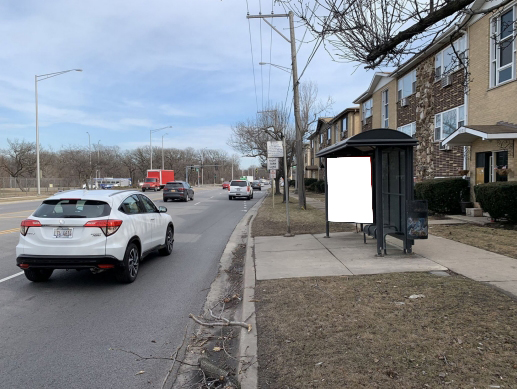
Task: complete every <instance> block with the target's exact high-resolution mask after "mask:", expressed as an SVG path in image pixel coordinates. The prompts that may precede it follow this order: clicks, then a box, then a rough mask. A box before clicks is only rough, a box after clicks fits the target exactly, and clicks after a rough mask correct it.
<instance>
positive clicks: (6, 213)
mask: <svg viewBox="0 0 517 389" xmlns="http://www.w3.org/2000/svg"><path fill="white" fill-rule="evenodd" d="M34 211H35V209H32V210H31V209H29V210H25V211H16V212H5V213H0V215H1V216H6V215H14V214H17V213H27V212H30V214H32V212H34Z"/></svg>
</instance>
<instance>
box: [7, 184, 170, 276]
mask: <svg viewBox="0 0 517 389" xmlns="http://www.w3.org/2000/svg"><path fill="white" fill-rule="evenodd" d="M166 212H167V208H165V207H159V208H158V207H156V205H155V204H154V203H153V202H152V201H151V200H150V199H149V198H148V197H147V196H145V195H143V194H141V193H140V192H138V191H133V190H129V191H128V190H91V191H86V190H74V191H69V192H61V193H58V194H56V195H54V196H52V197H50V198H48V199H47V200H45V201H43V203H42V204H41V205H40V206H39V207H38V209H36V211H34V213H33V214H32V215H31V216H29V218H28V219H26V220H24V221H22V223H21V226H20V241H19V243H18V246H16V256H17V259H16V262H17V265H18V266H19V267H20V268H21V269H23V271H24V272H25V276H26V277H27V278H28V279H29V280H31V281H34V282H40V281H46V280H48V279H49V278H50V276H51V275H52V272H53V271H54V269H88V268H89V269H92V270H99V269H114V270H115V274H116V275H117V278H118V279H119V281H121V282H125V283H130V282H133V281H134V280H135V279H136V276H137V275H138V268H139V265H140V259H141V258H143V257H144V256H145V255H147V254H148V253H150V252H151V251H153V250H157V249H158V250H159V252H160V254H162V255H170V254H171V252H172V248H173V244H174V224H173V222H172V218H171V216H170V215H168V214H167V213H166Z"/></svg>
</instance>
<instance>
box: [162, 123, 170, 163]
mask: <svg viewBox="0 0 517 389" xmlns="http://www.w3.org/2000/svg"><path fill="white" fill-rule="evenodd" d="M165 135H169V133H167V132H166V133H165V134H163V135H162V170H165V160H164V158H163V137H164V136H165Z"/></svg>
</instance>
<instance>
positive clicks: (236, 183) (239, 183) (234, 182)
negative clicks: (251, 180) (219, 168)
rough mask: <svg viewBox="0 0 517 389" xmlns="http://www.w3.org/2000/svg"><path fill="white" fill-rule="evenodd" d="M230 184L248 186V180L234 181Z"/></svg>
mask: <svg viewBox="0 0 517 389" xmlns="http://www.w3.org/2000/svg"><path fill="white" fill-rule="evenodd" d="M230 186H246V181H232V183H231V184H230Z"/></svg>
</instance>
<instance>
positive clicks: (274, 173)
mask: <svg viewBox="0 0 517 389" xmlns="http://www.w3.org/2000/svg"><path fill="white" fill-rule="evenodd" d="M269 177H270V178H271V179H275V178H276V170H270V171H269Z"/></svg>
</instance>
